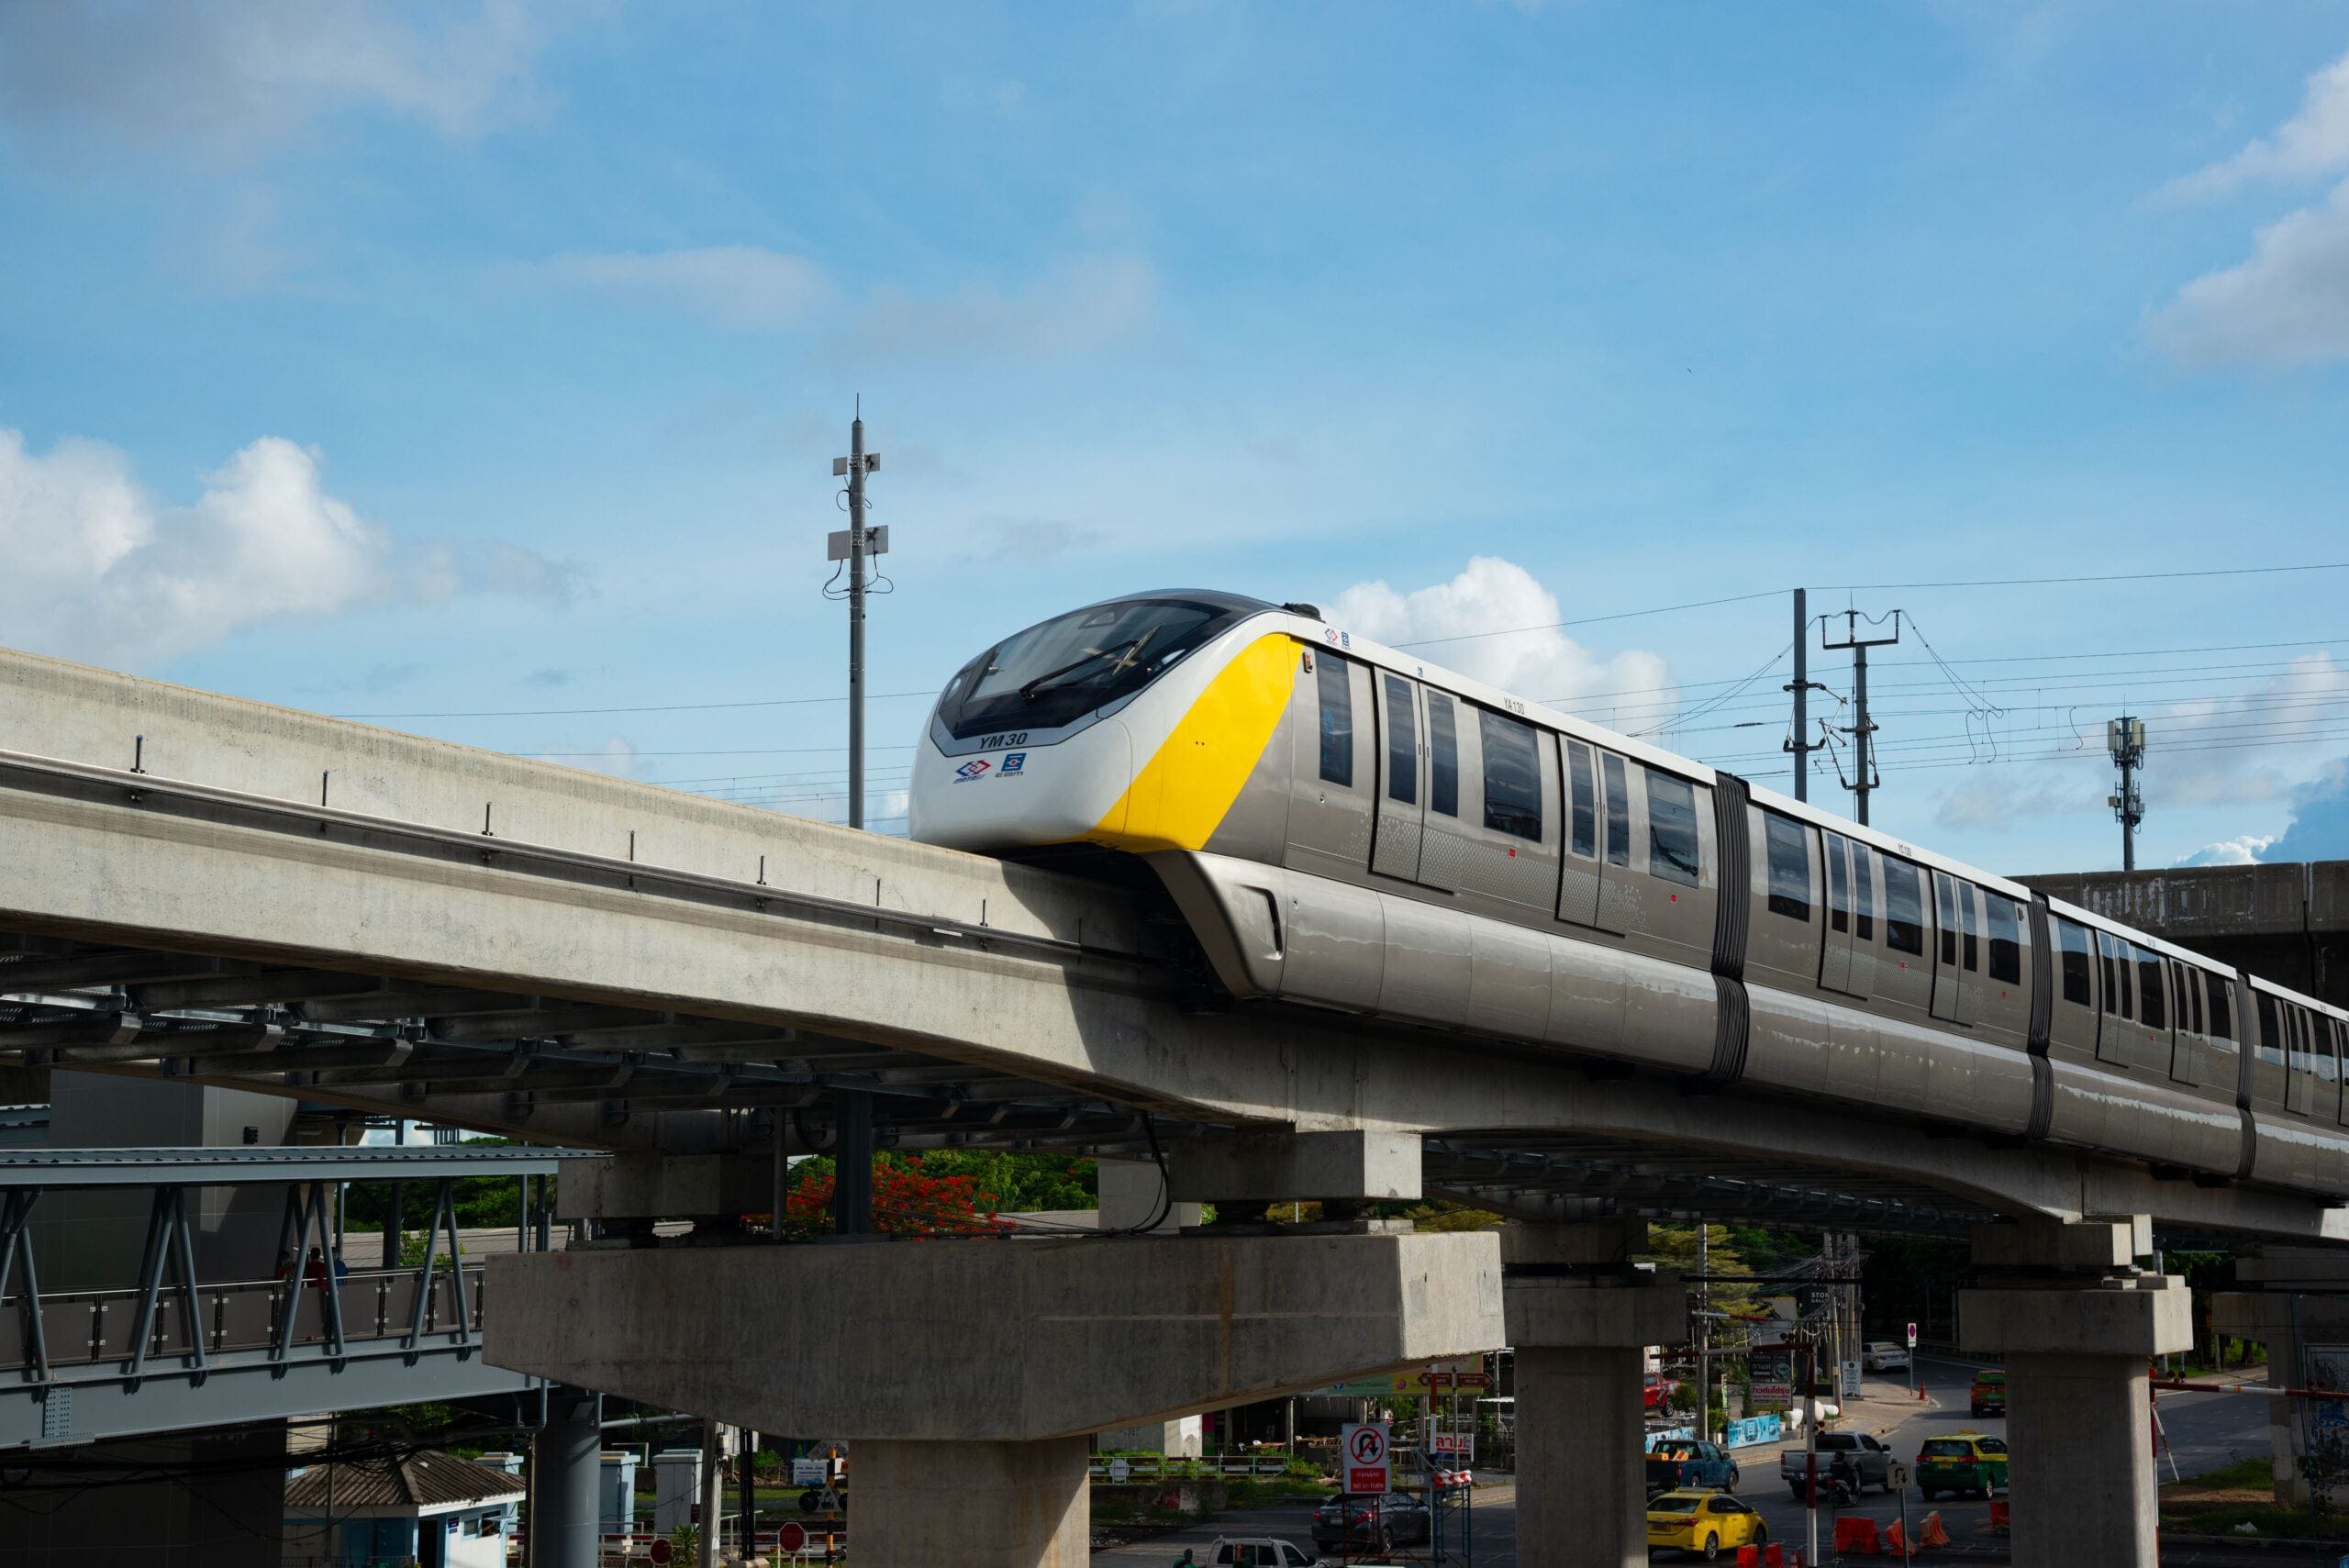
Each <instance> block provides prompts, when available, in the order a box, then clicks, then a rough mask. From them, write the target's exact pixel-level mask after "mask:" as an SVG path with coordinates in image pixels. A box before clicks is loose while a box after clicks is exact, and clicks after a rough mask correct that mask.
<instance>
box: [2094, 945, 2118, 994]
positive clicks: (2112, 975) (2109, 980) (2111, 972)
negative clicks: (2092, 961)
mask: <svg viewBox="0 0 2349 1568" xmlns="http://www.w3.org/2000/svg"><path fill="white" fill-rule="evenodd" d="M2112 950H2113V942H2112V938H2111V937H2110V936H2109V935H2107V934H2106V933H2105V932H2103V931H2099V932H2098V933H2097V934H2096V956H2097V962H2098V963H2099V965H2100V966H2101V967H2102V968H2103V970H2104V1010H2105V1011H2106V1012H2108V1013H2117V1012H2119V1011H2121V966H2120V965H2119V964H2117V963H2115V962H2113V951H2112Z"/></svg>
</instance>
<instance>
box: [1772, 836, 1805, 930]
mask: <svg viewBox="0 0 2349 1568" xmlns="http://www.w3.org/2000/svg"><path fill="white" fill-rule="evenodd" d="M1762 837H1763V840H1764V841H1765V847H1766V848H1767V850H1768V851H1769V856H1770V913H1771V914H1773V915H1784V916H1786V917H1787V918H1788V919H1790V920H1801V921H1804V922H1806V923H1808V922H1809V919H1810V833H1809V829H1808V828H1804V827H1803V825H1802V824H1801V823H1799V822H1797V821H1795V820H1794V819H1793V818H1791V817H1781V816H1779V815H1778V814H1777V813H1776V812H1775V811H1765V812H1764V813H1763V814H1762Z"/></svg>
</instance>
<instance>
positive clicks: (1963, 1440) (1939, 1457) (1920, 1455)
mask: <svg viewBox="0 0 2349 1568" xmlns="http://www.w3.org/2000/svg"><path fill="white" fill-rule="evenodd" d="M2006 1486H2007V1440H2006V1439H2004V1438H1994V1437H1990V1436H1988V1435H1987V1434H1985V1433H1982V1432H1952V1433H1950V1434H1949V1435H1948V1436H1946V1437H1938V1438H1927V1439H1926V1440H1925V1443H1924V1446H1923V1447H1922V1448H1921V1449H1920V1450H1919V1451H1918V1452H1917V1490H1919V1491H1920V1492H1922V1493H1923V1494H1924V1495H1925V1501H1927V1502H1929V1503H1930V1502H1932V1500H1933V1499H1934V1498H1935V1497H1938V1496H1941V1495H1942V1494H1943V1493H1944V1492H1947V1493H1949V1494H1951V1495H1952V1496H1964V1495H1965V1494H1966V1493H1968V1492H1974V1493H1977V1494H1979V1495H1980V1496H1985V1497H1987V1496H1989V1495H1990V1494H1991V1492H1992V1491H1993V1490H1996V1491H2001V1492H2003V1491H2005V1490H2006Z"/></svg>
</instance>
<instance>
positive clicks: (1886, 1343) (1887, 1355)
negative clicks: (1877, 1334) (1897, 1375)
mask: <svg viewBox="0 0 2349 1568" xmlns="http://www.w3.org/2000/svg"><path fill="white" fill-rule="evenodd" d="M1860 1365H1861V1366H1862V1367H1864V1368H1865V1369H1866V1370H1867V1371H1869V1372H1894V1371H1900V1372H1906V1371H1908V1370H1909V1347H1908V1346H1906V1345H1898V1344H1895V1343H1893V1341H1891V1340H1874V1341H1872V1342H1871V1343H1870V1344H1869V1345H1868V1347H1867V1349H1865V1350H1864V1351H1861V1352H1860Z"/></svg>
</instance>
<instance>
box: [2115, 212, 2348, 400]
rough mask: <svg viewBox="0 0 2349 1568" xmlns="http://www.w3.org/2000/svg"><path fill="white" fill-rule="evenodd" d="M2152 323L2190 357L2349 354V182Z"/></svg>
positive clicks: (2220, 360) (2253, 359)
mask: <svg viewBox="0 0 2349 1568" xmlns="http://www.w3.org/2000/svg"><path fill="white" fill-rule="evenodd" d="M2151 327H2152V329H2153V332H2154V337H2155V338H2156V339H2159V340H2160V341H2161V343H2162V344H2163V346H2164V347H2165V348H2166V349H2168V350H2169V351H2170V352H2171V353H2173V354H2175V355H2176V356H2177V357H2178V358H2179V359H2181V360H2184V361H2187V362H2188V363H2190V364H2198V365H2222V364H2260V363H2265V364H2314V363H2321V362H2322V361H2329V360H2338V359H2344V358H2349V182H2343V183H2342V184H2341V185H2340V186H2339V187H2338V188H2336V189H2335V190H2334V191H2333V193H2332V199H2331V200H2329V201H2327V202H2325V203H2323V204H2321V206H2311V207H2304V208H2302V209H2301V210H2300V211H2299V212H2295V213H2291V214H2288V216H2286V217H2283V218H2280V219H2278V220H2277V222H2275V223H2272V224H2270V225H2268V226H2267V227H2266V228H2263V229H2261V230H2260V231H2259V233H2258V235H2257V237H2256V238H2255V239H2254V240H2253V242H2252V251H2251V256H2250V258H2249V259H2248V260H2247V261H2243V262H2240V263H2238V264H2237V265H2235V266H2232V267H2228V268H2225V269H2223V270H2221V271H2219V272H2210V273H2206V274H2204V275H2203V276H2201V277H2199V278H2197V279H2195V280H2194V281H2193V282H2192V283H2190V284H2187V285H2186V286H2185V287H2184V288H2182V289H2180V290H2178V291H2177V295H2176V297H2175V298H2173V299H2172V300H2171V301H2170V302H2169V303H2168V304H2167V305H2166V306H2163V307H2162V308H2161V309H2160V310H2159V311H2157V312H2156V313H2155V314H2154V317H2153V320H2152V322H2151Z"/></svg>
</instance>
